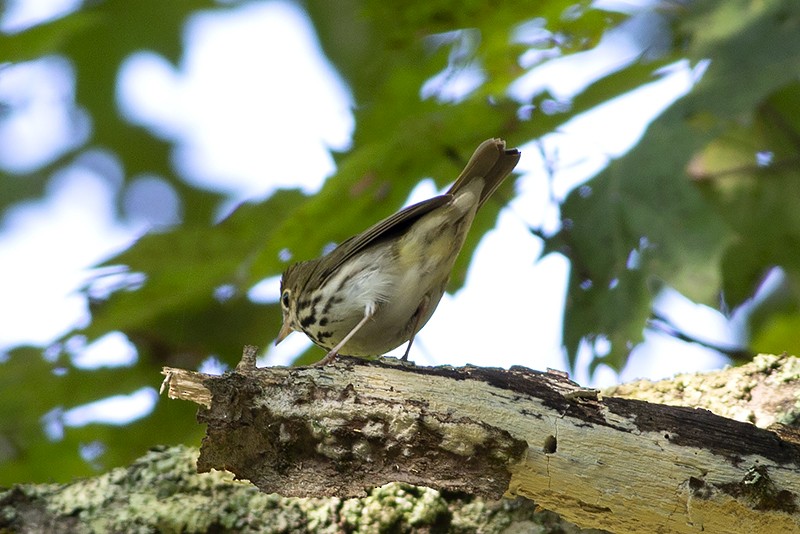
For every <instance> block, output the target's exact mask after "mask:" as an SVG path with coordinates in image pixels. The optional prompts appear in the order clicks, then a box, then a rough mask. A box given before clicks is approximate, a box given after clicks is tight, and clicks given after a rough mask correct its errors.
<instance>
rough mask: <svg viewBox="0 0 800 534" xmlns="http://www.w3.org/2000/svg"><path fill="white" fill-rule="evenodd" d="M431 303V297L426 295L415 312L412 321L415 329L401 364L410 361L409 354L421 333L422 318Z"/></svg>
mask: <svg viewBox="0 0 800 534" xmlns="http://www.w3.org/2000/svg"><path fill="white" fill-rule="evenodd" d="M430 303H431V296H430V295H425V296H424V297H422V302H420V303H419V306H417V311H415V312H414V315H413V317H411V320H412V321H414V329H413V330H412V331H411V338H410V339H409V340H408V346H407V347H406V353H405V354H403V357H402V358H400V361H401V362H407V361H408V353H409V352H410V351H411V345H412V344H413V343H414V338H415V337H416V336H417V332H418V331H419V323H421V322H422V317H423V316H424V315H425V314H426V313H427V311H428V305H429V304H430Z"/></svg>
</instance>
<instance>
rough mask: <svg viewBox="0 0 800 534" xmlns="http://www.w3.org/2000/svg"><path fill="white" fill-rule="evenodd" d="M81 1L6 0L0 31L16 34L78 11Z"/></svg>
mask: <svg viewBox="0 0 800 534" xmlns="http://www.w3.org/2000/svg"><path fill="white" fill-rule="evenodd" d="M81 3H82V0H7V1H6V2H5V4H4V6H3V9H4V13H3V15H4V16H3V19H2V21H1V22H0V30H2V31H4V32H9V33H16V32H18V31H22V30H23V29H25V28H29V27H31V26H34V25H36V24H41V23H43V22H47V21H49V20H53V19H57V18H59V17H63V16H64V15H66V14H68V13H71V12H73V11H75V10H76V9H78V8H79V7H80V5H81Z"/></svg>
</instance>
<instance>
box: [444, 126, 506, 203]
mask: <svg viewBox="0 0 800 534" xmlns="http://www.w3.org/2000/svg"><path fill="white" fill-rule="evenodd" d="M519 158H520V151H519V150H517V149H516V148H506V142H505V141H503V140H502V139H487V140H486V141H484V142H483V143H481V144H480V146H479V147H478V148H477V149H475V153H474V154H472V157H471V158H470V159H469V162H467V166H466V167H464V170H463V171H461V174H459V175H458V178H457V179H456V182H455V183H454V184H453V187H451V188H450V190H449V191H448V193H449V194H451V195H453V194H455V193H457V192H458V191H459V190H460V189H461V188H463V187H464V186H465V185H466V184H468V183H470V182H471V181H472V179H473V178H476V177H480V178H483V180H484V182H485V184H484V186H483V190H482V191H481V197H480V200H479V201H478V207H480V206H482V205H483V203H484V202H486V199H487V198H489V197H490V196H491V195H492V193H494V192H495V190H496V189H497V188H498V187H500V184H501V183H503V180H505V178H506V176H508V175H509V174H511V171H513V170H514V167H516V166H517V163H518V162H519Z"/></svg>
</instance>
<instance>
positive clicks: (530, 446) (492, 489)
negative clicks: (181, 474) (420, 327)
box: [164, 350, 800, 533]
mask: <svg viewBox="0 0 800 534" xmlns="http://www.w3.org/2000/svg"><path fill="white" fill-rule="evenodd" d="M253 354H254V353H253V352H252V350H251V352H247V351H246V357H245V358H243V361H242V363H241V364H240V365H239V366H238V367H237V369H236V370H235V371H234V372H232V373H228V374H226V375H224V376H208V375H203V374H200V373H194V372H190V371H183V370H179V369H171V368H165V370H164V373H165V374H166V375H167V378H166V380H165V384H166V385H167V386H168V388H169V395H170V397H171V398H182V399H186V400H192V401H194V402H197V403H199V404H200V405H201V409H200V412H199V414H198V419H199V420H200V421H201V422H203V423H206V424H207V425H208V430H207V435H206V438H205V439H204V441H203V445H202V447H201V451H200V457H199V459H198V469H199V470H200V471H209V470H211V469H227V470H229V471H231V472H233V473H234V474H235V475H236V476H237V477H238V478H243V479H248V480H250V481H252V482H253V483H254V484H255V485H256V486H258V487H259V488H260V489H261V490H262V491H265V492H268V493H269V492H277V493H280V494H281V495H287V496H303V497H309V496H321V495H331V496H337V497H350V496H361V495H364V494H365V491H366V490H369V489H370V488H373V487H377V486H381V485H383V484H386V483H388V482H395V481H399V482H406V483H410V484H415V485H423V486H428V487H432V488H436V489H440V490H446V491H459V492H466V493H469V494H472V495H479V496H484V497H487V498H500V497H501V496H505V497H514V496H522V497H525V498H528V499H531V500H534V501H535V502H536V503H537V504H538V505H541V506H542V507H544V508H546V509H549V510H552V511H555V512H557V513H558V514H560V515H561V516H562V517H564V518H565V519H567V520H568V521H571V522H574V523H576V524H577V525H578V526H581V527H590V528H601V529H605V530H609V531H613V532H619V533H623V532H700V531H703V532H725V533H730V532H736V531H739V532H767V531H769V532H795V531H800V510H799V508H800V498H799V497H798V495H800V440H798V439H797V433H796V431H795V430H793V428H792V427H790V426H776V427H773V428H771V429H764V428H759V427H757V426H755V425H753V424H751V423H746V422H741V421H736V420H734V419H731V418H729V417H722V416H720V415H715V414H714V413H711V412H709V411H707V410H704V409H699V408H689V407H684V406H671V405H663V404H653V403H649V402H645V401H643V400H638V399H625V398H621V397H615V396H606V395H598V392H596V391H594V390H586V389H583V388H580V387H579V386H578V385H577V384H575V383H573V382H571V381H569V380H568V379H567V378H566V377H565V376H563V375H561V374H558V373H540V372H535V371H531V370H529V369H525V368H522V367H513V368H511V369H510V370H502V369H487V368H477V367H469V366H468V367H463V368H452V367H436V368H426V367H415V366H406V365H401V364H398V363H392V361H391V360H380V361H375V362H370V361H365V360H360V359H340V360H337V363H336V364H335V365H330V366H327V367H324V368H264V369H257V368H256V367H255V363H254V359H253ZM759 358H760V359H757V360H756V362H754V363H753V364H750V365H749V366H744V367H743V368H740V369H745V371H741V370H739V371H736V372H737V373H738V374H739V376H751V377H759V378H756V379H754V380H760V383H768V382H769V380H770V377H772V380H773V381H774V380H775V378H776V376H780V377H782V378H781V379H780V380H781V383H780V386H781V388H782V389H781V391H785V392H786V395H787V397H786V398H784V399H783V402H784V404H786V403H791V404H787V406H793V404H794V403H795V402H796V393H797V391H798V385H800V379H798V375H800V373H799V372H798V369H800V364H798V360H797V359H796V358H792V357H782V358H777V357H766V356H764V357H759ZM778 369H780V371H778ZM715 376H717V375H706V376H705V380H708V381H711V382H713V381H714V380H715ZM742 383H743V384H744V382H742ZM754 390H755V386H753V385H752V384H751V387H750V389H749V391H751V392H752V391H754Z"/></svg>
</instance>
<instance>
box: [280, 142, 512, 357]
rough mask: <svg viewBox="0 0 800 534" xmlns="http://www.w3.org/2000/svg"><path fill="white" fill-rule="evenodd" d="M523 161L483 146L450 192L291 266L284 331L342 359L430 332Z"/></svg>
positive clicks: (494, 145)
mask: <svg viewBox="0 0 800 534" xmlns="http://www.w3.org/2000/svg"><path fill="white" fill-rule="evenodd" d="M519 158H520V152H519V151H518V150H517V149H507V148H506V145H505V141H503V140H502V139H489V140H487V141H484V142H483V143H481V145H480V146H479V147H478V148H477V150H475V153H474V154H473V155H472V158H470V160H469V162H468V163H467V166H466V167H465V168H464V170H463V171H462V172H461V174H460V175H459V177H458V179H457V180H456V181H455V183H454V184H453V186H452V187H451V188H450V190H449V191H447V193H445V194H444V195H440V196H437V197H433V198H431V199H428V200H424V201H422V202H420V203H418V204H414V205H413V206H409V207H407V208H405V209H403V210H401V211H399V212H397V213H395V214H394V215H391V216H390V217H387V218H386V219H384V220H382V221H380V222H378V223H376V224H375V225H373V226H371V227H369V228H367V229H366V230H364V231H363V232H361V233H360V234H358V235H355V236H353V237H351V238H350V239H348V240H346V241H344V242H343V243H342V244H341V245H339V246H338V247H336V248H335V249H334V250H333V251H332V252H331V253H330V254H327V255H326V256H323V257H321V258H317V259H315V260H310V261H303V262H300V263H295V264H294V265H291V266H290V267H289V268H288V269H286V271H285V272H284V273H283V277H282V279H281V297H280V298H281V308H282V310H283V326H282V327H281V330H280V333H279V334H278V338H277V339H276V340H275V344H276V345H277V344H278V343H280V342H281V341H282V340H283V339H284V338H285V337H286V336H288V335H289V334H290V333H291V332H292V331H293V330H300V331H303V332H305V334H306V335H307V336H308V337H309V338H311V340H312V341H313V342H314V343H316V344H317V345H319V346H320V347H322V348H324V349H326V350H327V351H328V354H327V355H326V356H325V358H323V359H322V360H320V361H319V362H318V363H317V364H316V365H324V364H326V363H329V362H330V361H332V360H333V359H334V358H335V357H336V355H337V354H339V353H341V354H347V355H351V356H379V355H381V354H384V353H386V352H388V351H390V350H392V349H394V348H395V347H398V346H400V345H401V344H403V343H404V342H406V341H408V347H407V348H406V352H405V354H404V355H403V358H402V359H403V360H406V359H408V351H409V350H411V344H412V343H413V342H414V336H415V335H416V334H417V332H419V331H420V329H422V327H423V326H425V323H427V322H428V319H430V317H431V315H433V312H434V310H435V309H436V306H438V305H439V301H440V300H441V298H442V295H443V294H444V290H445V286H446V285H447V281H448V279H449V278H450V271H451V270H452V269H453V264H454V263H455V261H456V258H457V257H458V253H459V251H460V250H461V247H462V246H463V245H464V239H465V238H466V236H467V232H468V231H469V228H470V226H471V225H472V220H473V219H474V217H475V213H476V212H477V211H478V209H479V208H480V207H481V206H482V205H483V203H484V202H486V199H487V198H489V196H490V195H491V194H492V193H493V192H494V191H495V189H497V187H498V186H499V185H500V184H501V183H502V182H503V180H504V179H505V178H506V176H508V175H509V174H510V173H511V171H512V170H513V169H514V167H515V166H516V165H517V162H518V161H519Z"/></svg>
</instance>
